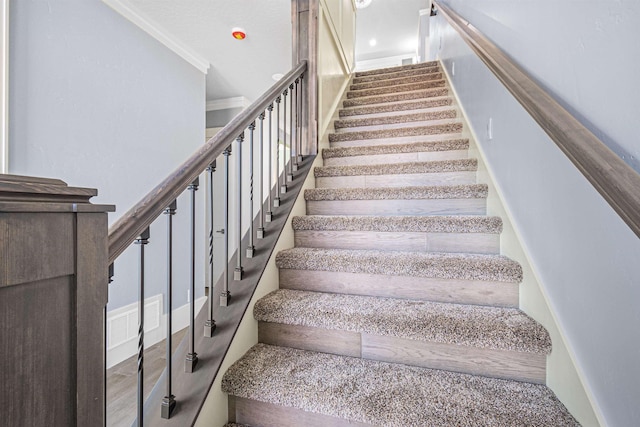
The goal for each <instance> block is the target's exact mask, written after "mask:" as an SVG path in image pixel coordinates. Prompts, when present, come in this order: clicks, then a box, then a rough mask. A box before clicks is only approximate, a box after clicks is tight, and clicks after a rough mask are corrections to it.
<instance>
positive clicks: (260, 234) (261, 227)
mask: <svg viewBox="0 0 640 427" xmlns="http://www.w3.org/2000/svg"><path fill="white" fill-rule="evenodd" d="M264 117H265V115H264V111H263V112H262V113H260V115H259V116H258V119H259V120H260V151H259V152H260V154H259V155H258V157H259V158H260V161H259V165H260V170H259V171H258V174H259V176H260V208H259V209H260V215H258V216H259V218H260V221H259V227H258V230H257V231H256V238H258V239H263V238H264V210H263V206H264Z"/></svg>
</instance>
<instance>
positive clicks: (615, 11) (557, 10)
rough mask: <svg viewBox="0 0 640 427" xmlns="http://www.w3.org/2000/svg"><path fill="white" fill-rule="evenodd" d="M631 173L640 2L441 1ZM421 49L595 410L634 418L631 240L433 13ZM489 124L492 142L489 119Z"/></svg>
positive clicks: (635, 320) (637, 315) (639, 334)
mask: <svg viewBox="0 0 640 427" xmlns="http://www.w3.org/2000/svg"><path fill="white" fill-rule="evenodd" d="M445 3H447V4H449V5H451V6H452V7H453V8H454V9H455V10H456V11H458V12H459V13H460V14H461V15H462V16H463V17H465V18H466V19H467V20H469V21H470V22H471V23H472V24H473V25H475V26H477V27H478V28H480V30H481V31H483V32H484V33H485V34H487V36H488V37H489V38H491V39H493V41H494V42H495V43H496V44H498V45H499V46H501V47H502V48H503V49H505V50H506V51H507V53H508V54H509V55H511V56H512V57H513V58H514V59H515V60H516V61H517V62H518V63H520V65H522V66H523V67H524V68H525V69H527V70H528V71H529V72H530V73H531V74H533V75H534V76H535V77H536V78H537V79H538V80H539V81H540V82H541V83H542V85H543V86H544V87H546V88H547V89H548V90H550V92H551V93H552V94H554V95H555V96H556V97H557V98H558V99H559V100H560V102H561V103H563V104H564V105H565V106H566V107H567V108H568V109H569V110H570V111H572V112H574V113H575V114H576V116H577V117H578V118H579V119H581V120H582V121H583V123H584V124H585V125H586V126H587V127H589V128H590V129H591V130H592V131H594V132H595V133H596V135H598V136H599V137H600V138H601V139H603V140H604V141H605V142H606V143H607V144H608V145H609V146H611V147H612V148H613V149H614V150H615V151H616V152H618V153H619V154H620V155H621V156H622V157H623V158H624V159H625V160H626V161H627V162H628V163H629V164H631V165H632V166H633V167H634V168H636V170H640V168H639V167H638V166H639V165H638V162H637V155H638V153H639V152H640V142H639V140H638V138H637V129H636V127H637V121H636V120H634V119H635V115H636V114H637V113H638V111H640V99H638V97H637V96H635V95H631V94H632V93H634V88H637V86H638V84H637V76H638V75H639V72H640V50H638V49H637V47H636V44H637V40H638V35H640V33H639V30H638V28H640V4H639V3H636V2H631V1H617V0H604V1H598V2H595V1H584V2H576V1H570V0H563V1H557V0H553V1H551V0H545V1H531V0H522V1H518V2H504V1H500V2H498V1H491V0H473V1H471V0H445ZM435 23H436V25H435V26H434V27H435V28H433V30H434V32H433V33H432V37H431V43H432V46H431V49H435V50H436V51H438V55H439V58H441V59H442V61H443V63H444V65H445V67H446V68H447V70H448V71H449V74H450V75H452V71H453V70H452V69H453V65H454V63H455V75H453V76H452V85H453V86H454V87H455V90H456V91H457V93H458V96H459V97H460V98H461V102H462V105H463V107H464V109H465V111H466V113H467V115H468V117H467V118H468V120H469V122H470V125H471V127H472V128H473V130H474V132H475V133H476V135H477V137H478V141H477V142H478V144H479V145H480V146H481V147H482V149H483V151H484V153H485V155H486V156H487V159H486V160H487V162H488V167H489V168H490V170H491V172H492V174H493V176H494V178H495V180H496V185H497V187H498V188H499V190H500V192H501V196H502V198H503V201H504V203H505V205H506V207H507V209H508V210H509V211H510V213H511V216H512V218H511V219H512V222H513V224H514V226H515V228H516V230H517V231H518V233H519V235H520V239H521V242H522V244H523V246H524V249H525V251H527V253H528V255H529V257H530V261H531V264H532V267H533V268H534V271H535V272H536V275H537V276H538V279H539V281H540V283H541V285H542V287H543V289H544V291H545V293H546V294H547V296H548V298H549V300H550V304H551V307H552V310H553V311H554V312H555V315H556V317H557V320H558V324H559V327H560V329H561V331H562V332H563V333H564V335H565V337H566V339H567V342H568V344H569V346H570V349H571V350H572V352H573V353H574V354H575V356H576V364H577V367H578V369H579V370H580V371H581V372H582V374H583V377H584V380H585V382H586V385H587V388H588V389H589V390H590V391H591V393H592V394H593V397H594V399H595V402H596V406H597V407H596V410H599V411H600V413H601V416H602V417H603V418H604V420H605V423H606V424H607V425H611V426H621V427H622V426H630V425H636V424H637V422H638V419H640V407H639V406H638V402H639V401H640V365H639V364H638V360H639V356H640V328H639V327H638V325H640V310H638V301H640V286H638V284H639V279H638V278H639V277H640V263H639V262H638V260H640V240H639V239H638V238H637V237H636V236H635V235H634V234H633V233H632V232H631V231H630V230H629V229H628V227H627V226H626V225H625V224H624V223H623V222H622V220H620V219H619V217H618V216H617V215H616V214H615V213H614V212H613V210H612V209H611V208H610V207H609V206H608V205H607V204H606V202H604V201H603V200H602V198H601V197H600V196H599V195H598V194H597V192H596V191H595V190H594V189H593V188H592V187H591V186H590V184H588V182H587V181H586V180H585V179H584V178H583V177H582V175H581V174H580V173H579V172H578V171H577V169H576V168H575V167H574V166H573V165H572V164H571V163H570V161H569V160H568V159H566V157H565V156H564V155H563V154H562V153H561V152H560V150H559V149H558V148H556V146H555V145H554V143H553V142H552V141H551V140H550V139H549V138H548V137H547V136H546V134H545V133H544V132H543V131H542V130H540V128H539V127H538V126H537V124H535V122H533V120H532V119H531V118H530V117H529V116H528V114H527V113H526V112H525V111H524V110H523V108H522V107H520V105H519V104H518V103H517V102H516V101H515V100H514V99H513V98H512V97H511V95H510V94H509V93H508V92H507V91H506V90H505V89H504V88H503V86H502V85H501V84H500V83H499V82H498V81H497V79H496V78H495V77H494V76H493V74H491V73H490V72H489V71H488V70H487V69H486V67H485V66H484V65H483V64H482V63H481V62H480V60H479V59H477V57H476V56H475V55H474V54H473V53H472V51H471V50H470V49H469V48H468V47H467V45H466V44H465V43H464V42H463V41H462V40H461V39H460V38H459V37H458V36H457V34H456V33H455V31H453V30H452V29H451V27H449V26H448V25H446V21H444V19H443V18H442V17H441V16H439V17H438V18H437V19H436V21H435ZM440 40H441V41H440ZM490 117H491V118H492V119H493V134H494V137H493V139H492V140H489V139H488V137H487V131H486V129H487V123H488V120H489V118H490Z"/></svg>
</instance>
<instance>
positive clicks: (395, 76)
mask: <svg viewBox="0 0 640 427" xmlns="http://www.w3.org/2000/svg"><path fill="white" fill-rule="evenodd" d="M439 71H441V69H440V67H439V66H437V65H434V66H432V67H424V68H416V69H413V70H403V71H394V72H391V73H384V74H374V75H370V76H362V77H354V78H353V82H352V83H353V84H360V83H366V82H373V81H376V80H389V79H398V78H402V77H411V76H421V75H423V74H431V73H437V72H439Z"/></svg>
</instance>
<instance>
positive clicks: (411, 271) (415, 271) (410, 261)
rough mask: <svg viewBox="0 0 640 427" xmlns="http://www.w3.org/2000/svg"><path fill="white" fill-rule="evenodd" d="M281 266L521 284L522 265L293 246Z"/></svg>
mask: <svg viewBox="0 0 640 427" xmlns="http://www.w3.org/2000/svg"><path fill="white" fill-rule="evenodd" d="M276 265H277V267H278V268H286V269H291V270H315V271H334V272H346V273H366V274H383V275H397V276H413V277H432V278H438V279H460V280H485V281H498V282H510V283H519V282H521V281H522V267H521V266H520V264H518V263H517V262H515V261H513V260H511V259H509V258H507V257H504V256H501V255H481V254H468V253H435V252H404V251H397V252H388V251H377V250H352V249H320V248H292V249H286V250H284V251H280V252H279V253H278V254H277V255H276Z"/></svg>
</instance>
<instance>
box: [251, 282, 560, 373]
mask: <svg viewBox="0 0 640 427" xmlns="http://www.w3.org/2000/svg"><path fill="white" fill-rule="evenodd" d="M253 314H254V318H255V319H256V320H257V321H258V322H259V327H258V331H259V332H258V336H259V341H260V342H262V343H265V344H271V345H279V346H285V347H295V348H300V349H302V350H313V351H321V352H325V353H334V354H341V355H344V356H354V357H363V358H365V359H373V360H380V361H385V362H394V363H403V364H406V365H414V366H421V367H424V368H435V369H444V370H448V371H455V372H463V373H469V374H475V375H483V376H490V377H494V378H504V379H513V380H519V381H530V382H537V383H544V381H545V367H546V356H547V354H549V353H550V352H551V339H550V338H549V334H548V333H547V331H546V329H544V328H543V327H542V326H541V325H540V324H538V323H537V322H535V321H534V320H533V319H531V318H530V317H528V316H527V315H526V314H524V313H523V312H522V311H520V310H518V309H513V308H497V307H482V306H477V305H461V304H443V303H436V302H429V301H411V300H403V299H395V298H381V297H370V296H360V295H344V294H331V293H322V292H308V291H296V290H288V289H281V290H278V291H275V292H272V293H271V294H269V295H267V296H265V297H264V298H262V299H260V300H259V301H258V302H257V303H256V305H255V307H254V311H253Z"/></svg>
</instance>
